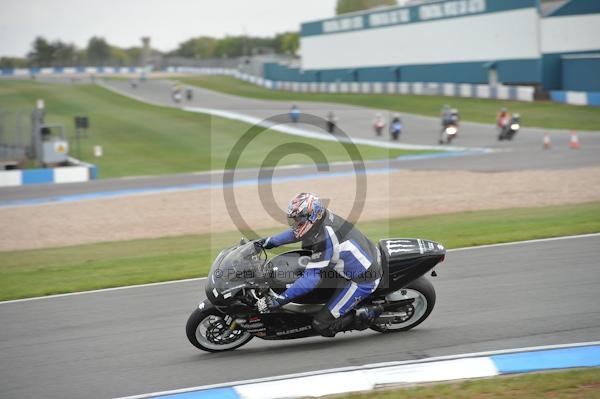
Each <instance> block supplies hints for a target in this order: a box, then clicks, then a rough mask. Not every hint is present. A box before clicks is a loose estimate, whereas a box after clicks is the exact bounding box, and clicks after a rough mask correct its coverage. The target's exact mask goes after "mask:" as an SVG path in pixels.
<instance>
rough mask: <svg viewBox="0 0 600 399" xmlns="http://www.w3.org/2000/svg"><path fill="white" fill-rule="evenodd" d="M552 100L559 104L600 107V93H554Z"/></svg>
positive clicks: (551, 95) (551, 94) (551, 93)
mask: <svg viewBox="0 0 600 399" xmlns="http://www.w3.org/2000/svg"><path fill="white" fill-rule="evenodd" d="M550 98H551V99H552V101H556V102H559V103H565V104H572V105H593V106H596V107H600V92H585V91H552V92H550Z"/></svg>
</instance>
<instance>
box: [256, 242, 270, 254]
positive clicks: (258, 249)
mask: <svg viewBox="0 0 600 399" xmlns="http://www.w3.org/2000/svg"><path fill="white" fill-rule="evenodd" d="M267 240H268V239H267V238H259V239H258V240H254V241H253V243H254V250H255V251H256V253H260V252H261V251H262V250H263V248H264V249H268V248H266V247H265V244H266V242H267Z"/></svg>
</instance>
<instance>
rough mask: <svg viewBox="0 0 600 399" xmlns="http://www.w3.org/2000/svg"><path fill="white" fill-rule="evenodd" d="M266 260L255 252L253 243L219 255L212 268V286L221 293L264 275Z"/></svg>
mask: <svg viewBox="0 0 600 399" xmlns="http://www.w3.org/2000/svg"><path fill="white" fill-rule="evenodd" d="M263 264H264V259H262V258H261V257H260V256H259V255H257V254H256V253H255V251H254V245H253V244H252V243H248V244H244V245H241V246H239V247H235V248H230V249H227V250H225V251H223V252H221V253H220V254H219V256H218V257H217V259H216V260H215V262H214V263H213V265H212V267H211V272H210V275H211V277H210V278H211V282H212V286H213V287H214V288H216V289H217V291H219V292H220V293H223V292H225V291H227V290H229V289H231V288H232V287H238V286H240V285H242V284H244V283H246V282H249V281H254V280H255V279H256V278H257V277H260V276H261V275H262V273H261V270H262V265H263Z"/></svg>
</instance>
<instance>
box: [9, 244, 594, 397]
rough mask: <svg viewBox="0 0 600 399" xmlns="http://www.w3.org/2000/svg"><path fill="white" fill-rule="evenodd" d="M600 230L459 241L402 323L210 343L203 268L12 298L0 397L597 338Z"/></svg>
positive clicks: (110, 392)
mask: <svg viewBox="0 0 600 399" xmlns="http://www.w3.org/2000/svg"><path fill="white" fill-rule="evenodd" d="M598 259H600V236H598V235H593V236H587V237H578V238H568V239H559V240H548V241H539V242H528V243H521V244H509V245H502V246H491V247H482V248H474V249H466V250H456V251H451V252H450V253H449V254H448V256H447V258H446V261H445V262H444V263H443V264H442V265H441V266H439V267H438V268H437V271H438V274H439V276H438V277H437V278H433V283H434V286H435V288H436V290H437V295H438V300H437V304H436V308H435V309H434V311H433V313H432V314H431V316H430V318H429V319H428V320H427V321H425V322H424V323H423V324H422V325H420V326H419V327H417V328H416V329H414V330H412V331H409V332H406V333H398V334H388V335H384V334H379V333H375V332H372V331H365V332H360V333H358V332H354V333H346V334H339V336H338V337H336V338H334V339H325V338H309V339H301V340H296V341H278V342H273V341H270V342H269V341H262V340H260V339H257V338H255V339H253V340H252V341H251V342H250V343H249V344H247V345H246V346H244V347H242V348H240V349H238V350H235V351H233V352H228V353H220V354H209V353H204V352H201V351H198V350H197V349H196V348H194V347H193V346H192V345H191V344H189V342H188V341H187V338H186V336H185V331H184V330H185V322H186V320H187V317H188V315H189V314H190V313H191V312H192V311H193V309H194V307H195V306H196V304H197V303H198V302H199V300H200V299H202V298H203V297H204V293H203V286H204V282H203V280H195V281H187V282H180V283H171V284H163V285H155V286H148V287H137V288H135V287H134V288H125V289H120V290H114V291H104V292H96V293H87V294H76V295H72V296H62V297H50V298H43V299H38V300H30V301H18V302H12V303H10V302H9V303H1V304H0V320H1V321H2V328H1V329H0V353H1V357H0V397H2V398H30V397H47V398H88V397H89V398H98V397H114V396H125V395H133V394H141V393H146V392H153V391H162V390H168V389H176V388H185V387H190V386H198V385H206V384H215V383H222V382H229V381H236V380H242V379H250V378H258V377H267V376H275V375H282V374H289V373H295V372H303V371H310V370H319V369H324V368H334V367H342V366H349V365H361V364H368V363H377V362H384V361H394V360H409V359H419V358H425V357H431V356H442V355H453V354H459V353H468V352H478V351H486V350H499V349H508V348H518V347H529V346H538V345H551V344H567V343H574V342H584V341H593V340H597V339H598V337H599V336H600V308H599V307H598V286H599V285H600V269H599V268H598Z"/></svg>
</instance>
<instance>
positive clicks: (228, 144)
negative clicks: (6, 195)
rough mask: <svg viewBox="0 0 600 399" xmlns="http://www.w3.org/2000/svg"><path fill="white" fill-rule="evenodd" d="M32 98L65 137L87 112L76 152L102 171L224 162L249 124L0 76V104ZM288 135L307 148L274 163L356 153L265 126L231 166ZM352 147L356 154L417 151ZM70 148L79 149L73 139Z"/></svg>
mask: <svg viewBox="0 0 600 399" xmlns="http://www.w3.org/2000/svg"><path fill="white" fill-rule="evenodd" d="M38 98H42V99H44V100H45V103H46V109H47V113H46V122H48V123H50V122H52V123H62V124H64V125H65V126H66V128H67V134H68V136H69V137H72V136H73V134H74V127H73V117H74V116H76V115H87V116H89V117H90V134H89V137H88V138H86V139H83V140H82V157H81V159H82V160H83V161H86V162H91V163H95V164H97V165H98V166H99V168H100V169H99V170H100V177H101V178H107V177H121V176H134V175H158V174H169V173H182V172H191V171H205V170H212V169H224V168H225V166H226V160H227V157H228V156H229V154H230V153H231V151H232V148H233V146H234V144H235V143H236V142H237V141H238V140H239V138H240V137H241V136H242V135H243V134H244V133H245V132H246V131H247V130H248V129H249V128H250V125H247V124H244V123H241V122H236V121H232V120H227V119H222V118H216V117H212V118H211V117H210V116H208V115H203V114H196V113H191V112H185V111H182V110H179V109H175V108H170V107H159V106H153V105H148V104H144V103H141V102H138V101H135V100H132V99H130V98H127V97H124V96H121V95H118V94H115V93H112V92H110V91H108V90H105V89H103V88H101V87H98V86H94V85H66V84H65V85H59V84H45V83H40V82H34V81H15V80H0V110H10V111H14V110H17V109H22V110H24V113H25V115H26V118H27V115H28V113H29V112H30V111H31V109H32V108H33V106H34V104H35V101H36V100H37V99H38ZM13 113H14V112H13ZM287 143H294V146H295V148H296V149H297V148H299V146H300V145H302V144H304V145H308V146H309V147H310V148H309V149H308V150H302V152H299V153H298V154H295V155H289V156H286V157H285V158H283V159H282V161H281V164H296V163H312V161H311V159H310V156H313V155H318V153H323V154H325V157H326V160H327V161H329V162H336V161H338V162H339V161H348V160H351V159H356V158H351V157H350V156H349V155H348V154H347V152H346V150H345V149H344V147H343V146H342V145H341V144H340V143H337V142H327V141H322V140H311V139H304V138H301V137H295V136H290V135H286V134H281V133H276V132H273V131H266V132H265V133H263V134H261V135H259V136H258V137H257V138H256V139H254V140H253V141H252V142H251V143H250V144H249V145H248V146H247V147H246V148H244V149H243V151H242V155H241V158H240V162H239V164H238V167H257V166H260V165H261V163H262V161H263V159H265V157H266V155H267V154H268V153H269V152H270V151H271V150H273V149H275V148H276V147H278V146H280V145H282V144H287ZM94 145H102V146H103V149H104V156H103V157H102V158H99V159H96V158H94V156H93V149H92V148H93V146H94ZM357 148H358V150H359V152H360V155H361V156H362V158H363V159H384V158H390V157H397V156H400V155H403V154H415V153H420V152H419V151H404V150H387V149H383V148H377V147H371V146H357ZM430 152H431V151H430ZM71 154H72V155H73V156H75V157H78V152H77V150H76V146H75V143H74V142H72V143H71Z"/></svg>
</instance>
